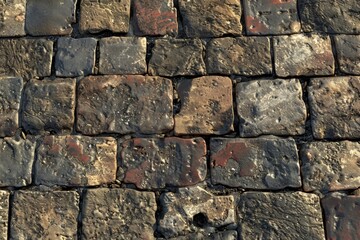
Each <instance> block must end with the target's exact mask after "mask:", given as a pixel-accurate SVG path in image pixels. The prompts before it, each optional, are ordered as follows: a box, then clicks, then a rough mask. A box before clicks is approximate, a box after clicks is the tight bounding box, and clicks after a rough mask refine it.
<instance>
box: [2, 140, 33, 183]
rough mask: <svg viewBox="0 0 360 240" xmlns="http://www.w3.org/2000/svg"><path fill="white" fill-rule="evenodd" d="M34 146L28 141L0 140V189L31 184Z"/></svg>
mask: <svg viewBox="0 0 360 240" xmlns="http://www.w3.org/2000/svg"><path fill="white" fill-rule="evenodd" d="M34 151H35V144H34V143H33V142H31V141H29V140H22V139H21V140H16V139H13V138H4V139H0V187H6V186H11V187H22V186H26V185H29V184H30V183H31V173H32V167H33V162H34Z"/></svg>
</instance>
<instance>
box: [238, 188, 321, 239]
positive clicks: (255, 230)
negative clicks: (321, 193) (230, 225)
mask: <svg viewBox="0 0 360 240" xmlns="http://www.w3.org/2000/svg"><path fill="white" fill-rule="evenodd" d="M238 217H239V234H240V239H313V240H317V239H319V240H324V239H325V236H324V230H323V222H322V220H323V219H322V213H321V207H320V201H319V197H318V196H316V195H315V194H307V193H302V192H293V193H261V192H246V193H244V194H242V195H240V202H239V205H238Z"/></svg>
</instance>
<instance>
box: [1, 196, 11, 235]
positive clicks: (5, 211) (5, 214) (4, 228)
mask: <svg viewBox="0 0 360 240" xmlns="http://www.w3.org/2000/svg"><path fill="white" fill-rule="evenodd" d="M9 197H10V193H9V192H7V191H0V239H2V240H6V239H7V236H8V221H9V219H8V218H9Z"/></svg>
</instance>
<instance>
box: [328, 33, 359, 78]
mask: <svg viewBox="0 0 360 240" xmlns="http://www.w3.org/2000/svg"><path fill="white" fill-rule="evenodd" d="M334 39H335V46H336V54H337V59H338V62H339V67H340V71H341V72H343V73H345V74H354V75H360V35H336V36H334Z"/></svg>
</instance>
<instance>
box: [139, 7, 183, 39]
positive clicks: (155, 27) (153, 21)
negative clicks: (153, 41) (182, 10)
mask: <svg viewBox="0 0 360 240" xmlns="http://www.w3.org/2000/svg"><path fill="white" fill-rule="evenodd" d="M134 17H135V24H136V33H137V34H138V35H150V36H152V35H171V36H176V35H177V32H178V23H177V11H176V8H174V4H173V0H135V1H134Z"/></svg>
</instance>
